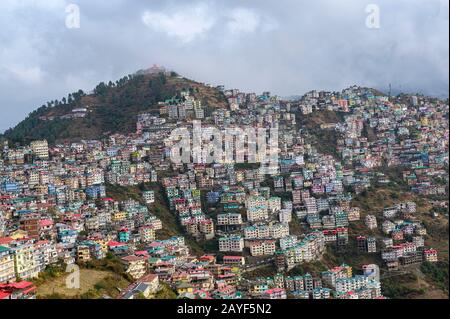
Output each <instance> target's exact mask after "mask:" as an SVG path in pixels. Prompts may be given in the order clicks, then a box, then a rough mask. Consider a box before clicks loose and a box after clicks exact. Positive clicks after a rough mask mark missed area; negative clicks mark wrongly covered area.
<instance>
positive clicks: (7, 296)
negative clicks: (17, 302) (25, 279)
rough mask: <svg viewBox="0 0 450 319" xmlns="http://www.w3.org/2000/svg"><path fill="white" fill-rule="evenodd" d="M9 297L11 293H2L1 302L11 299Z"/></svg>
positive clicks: (0, 294)
mask: <svg viewBox="0 0 450 319" xmlns="http://www.w3.org/2000/svg"><path fill="white" fill-rule="evenodd" d="M9 296H11V294H10V293H9V292H3V291H0V300H1V299H9Z"/></svg>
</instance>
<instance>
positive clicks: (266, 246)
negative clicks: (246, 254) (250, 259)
mask: <svg viewBox="0 0 450 319" xmlns="http://www.w3.org/2000/svg"><path fill="white" fill-rule="evenodd" d="M249 246H250V254H251V255H252V256H271V255H273V254H274V253H275V249H276V247H275V240H256V241H251V242H250V243H249Z"/></svg>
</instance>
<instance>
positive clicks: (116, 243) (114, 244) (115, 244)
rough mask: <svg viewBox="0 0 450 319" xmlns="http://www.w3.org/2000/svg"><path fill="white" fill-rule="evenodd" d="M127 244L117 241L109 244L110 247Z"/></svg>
mask: <svg viewBox="0 0 450 319" xmlns="http://www.w3.org/2000/svg"><path fill="white" fill-rule="evenodd" d="M125 245H126V244H124V243H119V242H117V241H110V242H109V243H108V246H109V247H118V246H125Z"/></svg>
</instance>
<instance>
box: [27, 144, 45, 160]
mask: <svg viewBox="0 0 450 319" xmlns="http://www.w3.org/2000/svg"><path fill="white" fill-rule="evenodd" d="M30 147H31V151H32V152H33V155H34V156H35V157H36V158H37V159H40V160H47V159H48V158H49V154H48V143H47V141H46V140H42V141H33V142H31V144H30Z"/></svg>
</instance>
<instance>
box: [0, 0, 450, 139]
mask: <svg viewBox="0 0 450 319" xmlns="http://www.w3.org/2000/svg"><path fill="white" fill-rule="evenodd" d="M69 4H76V5H78V7H79V9H80V25H79V26H80V27H79V28H68V27H67V25H68V26H76V19H72V17H73V15H71V13H70V12H74V11H70V10H68V11H69V13H66V9H67V8H68V7H67V6H68V5H69ZM370 4H375V5H377V6H378V8H379V14H380V15H379V18H380V19H379V28H376V27H375V28H373V26H377V25H376V20H377V19H376V18H375V19H372V18H373V17H375V14H376V10H375V11H374V9H373V6H369V7H367V6H368V5H370ZM69 9H70V7H69ZM366 9H367V10H368V12H366ZM448 10H449V9H448V0H368V1H366V0H308V1H304V0H276V1H275V0H214V1H208V0H199V1H190V0H145V1H144V0H133V1H129V0H95V1H92V0H78V1H75V0H73V1H66V0H45V1H44V0H42V1H41V0H0V111H1V113H2V116H1V117H0V132H2V131H3V130H5V129H7V128H9V127H11V126H14V125H16V124H17V123H18V122H19V121H20V120H22V119H23V118H24V117H25V116H26V115H27V114H28V113H29V112H30V111H32V110H34V109H35V108H37V107H39V106H40V105H42V104H44V103H45V102H46V101H48V100H52V99H60V98H62V97H63V96H67V93H70V92H73V91H76V90H78V89H80V88H81V89H83V90H86V91H89V90H91V89H92V88H93V87H94V86H95V85H96V84H97V83H98V82H100V81H109V80H116V79H118V78H120V77H122V76H123V75H126V74H130V73H133V72H135V71H136V70H138V69H142V68H148V67H150V66H151V65H153V64H159V65H163V66H166V67H167V68H169V69H172V70H175V71H177V72H178V73H180V74H182V75H184V76H186V77H189V78H192V79H194V80H197V81H200V82H206V83H211V84H215V85H219V84H223V85H225V86H226V87H228V88H239V89H242V90H244V91H252V92H262V91H265V90H268V91H271V92H273V93H274V94H279V95H282V96H287V95H298V94H303V93H305V92H307V91H309V90H312V89H326V90H341V89H343V88H345V87H347V86H350V85H353V84H358V85H364V86H371V87H375V88H379V89H382V90H385V91H386V90H387V87H388V85H389V83H392V86H393V88H394V89H395V90H401V91H407V92H417V91H419V92H423V93H425V94H430V95H438V96H448V85H449V82H448V81H449V74H448V71H449V34H448V33H449V25H448V24H449V20H448ZM368 17H369V19H368ZM367 20H369V22H370V23H369V26H372V28H369V27H367ZM74 22H75V24H74Z"/></svg>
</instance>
